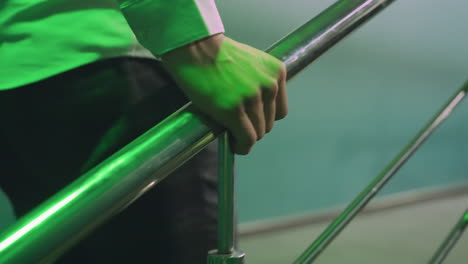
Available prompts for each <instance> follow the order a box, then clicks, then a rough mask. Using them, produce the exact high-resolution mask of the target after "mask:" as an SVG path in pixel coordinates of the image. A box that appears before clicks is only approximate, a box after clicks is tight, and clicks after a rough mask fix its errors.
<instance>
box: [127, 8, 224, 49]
mask: <svg viewBox="0 0 468 264" xmlns="http://www.w3.org/2000/svg"><path fill="white" fill-rule="evenodd" d="M133 2H134V4H127V5H121V8H122V12H123V13H124V15H125V17H126V19H127V21H128V23H129V25H130V27H131V28H132V30H133V32H134V33H135V35H136V36H137V38H138V40H139V41H140V43H141V44H142V45H143V46H144V47H145V48H147V49H148V50H150V51H151V52H152V53H153V54H154V55H156V56H160V55H162V54H164V53H166V52H168V51H171V50H173V49H176V48H179V47H181V46H184V45H186V44H189V43H191V42H194V41H197V40H200V39H203V38H206V37H209V36H212V35H215V34H218V33H224V26H223V23H222V21H221V17H220V15H219V12H218V9H217V8H216V4H215V2H214V0H171V1H168V0H160V1H157V0H153V1H149V0H147V1H133Z"/></svg>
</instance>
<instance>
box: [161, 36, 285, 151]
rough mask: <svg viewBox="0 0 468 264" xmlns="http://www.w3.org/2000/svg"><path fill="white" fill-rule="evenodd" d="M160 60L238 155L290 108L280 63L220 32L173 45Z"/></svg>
mask: <svg viewBox="0 0 468 264" xmlns="http://www.w3.org/2000/svg"><path fill="white" fill-rule="evenodd" d="M162 60H163V65H164V66H165V68H166V69H167V70H168V71H169V73H170V74H171V75H172V77H173V78H174V80H175V81H176V83H177V84H178V85H179V87H180V88H181V89H182V90H183V92H184V93H185V94H186V95H187V97H188V98H189V99H190V100H191V101H192V103H193V104H194V105H195V106H196V107H197V108H198V109H200V110H201V111H202V112H203V113H205V114H206V115H208V116H209V117H211V118H213V119H214V120H215V121H217V122H218V123H220V124H221V125H223V126H224V127H226V128H227V129H228V131H229V132H230V133H231V134H232V135H233V137H234V142H232V143H233V144H232V148H233V151H234V152H235V153H237V154H241V155H245V154H248V153H249V152H250V150H251V148H252V147H253V145H254V144H255V142H256V141H257V140H260V139H261V138H263V136H264V135H265V133H268V132H270V130H271V129H272V128H273V123H274V121H275V120H279V119H282V118H284V117H285V116H286V114H287V112H288V103H287V96H286V87H285V86H286V74H287V72H286V68H285V66H284V64H283V62H281V61H280V60H278V59H276V58H275V57H273V56H271V55H269V54H268V53H265V52H263V51H260V50H258V49H255V48H253V47H251V46H248V45H245V44H242V43H239V42H236V41H234V40H232V39H230V38H228V37H225V36H224V35H223V34H218V35H214V36H211V37H208V38H205V39H202V40H199V41H196V42H193V43H190V44H188V45H186V46H183V47H181V48H178V49H175V50H172V51H170V52H168V53H166V54H164V55H163V56H162Z"/></svg>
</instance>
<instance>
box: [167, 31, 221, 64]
mask: <svg viewBox="0 0 468 264" xmlns="http://www.w3.org/2000/svg"><path fill="white" fill-rule="evenodd" d="M224 38H225V36H224V34H223V33H218V34H216V35H212V36H209V37H206V38H203V39H199V40H197V41H194V42H191V43H189V44H187V45H184V46H182V47H179V48H176V49H173V50H171V51H168V52H166V53H164V54H162V55H161V59H162V62H163V64H165V65H167V66H172V65H178V64H202V65H203V64H213V63H214V62H215V60H216V58H217V56H218V52H219V49H220V46H221V43H222V41H223V39H224Z"/></svg>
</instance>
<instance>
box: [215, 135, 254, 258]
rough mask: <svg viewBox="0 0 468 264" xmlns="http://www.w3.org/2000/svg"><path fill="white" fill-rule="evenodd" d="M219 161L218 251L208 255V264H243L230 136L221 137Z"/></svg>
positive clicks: (243, 255)
mask: <svg viewBox="0 0 468 264" xmlns="http://www.w3.org/2000/svg"><path fill="white" fill-rule="evenodd" d="M218 144H219V147H218V149H219V161H218V249H215V250H212V251H210V252H209V254H208V264H243V263H244V257H245V254H244V253H242V252H239V251H236V248H235V245H236V229H237V228H236V227H235V225H236V224H237V219H236V218H237V217H236V199H235V178H234V177H235V175H234V154H233V153H232V151H231V148H230V145H229V134H228V133H227V132H225V133H223V135H222V136H220V137H219V142H218Z"/></svg>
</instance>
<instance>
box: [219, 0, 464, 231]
mask: <svg viewBox="0 0 468 264" xmlns="http://www.w3.org/2000/svg"><path fill="white" fill-rule="evenodd" d="M217 2H218V7H219V9H220V12H221V16H222V17H223V20H224V23H225V26H226V35H228V36H230V37H232V38H235V39H236V40H239V41H242V42H246V43H248V44H251V45H253V46H255V47H257V48H260V49H265V48H267V47H268V46H270V44H272V43H273V42H275V41H276V40H278V39H280V38H281V37H283V36H284V35H286V34H287V33H289V32H290V31H292V30H293V29H295V28H296V27H298V26H299V25H301V24H303V23H305V22H306V21H308V20H309V19H310V18H311V17H313V16H314V15H316V14H318V13H319V12H320V10H322V9H323V8H325V7H326V6H328V5H329V4H331V3H333V2H334V1H324V0H315V1H302V0H289V1H279V0H276V1H272V0H270V1H267V0H262V1H259V0H256V1H249V0H237V1H223V0H219V1H217ZM466 10H468V2H466V1H455V0H447V1H436V0H411V1H396V2H395V3H394V4H392V6H390V7H389V8H388V9H387V10H385V11H383V13H381V14H380V15H378V16H377V17H375V19H374V20H372V21H370V22H369V23H368V24H366V25H364V26H363V27H362V28H361V29H359V30H358V31H357V32H355V33H354V34H353V35H351V36H350V37H348V38H347V39H345V40H344V41H343V42H341V43H340V44H339V45H337V46H336V47H335V48H334V49H332V50H331V51H330V52H329V53H327V54H325V55H324V56H322V57H321V58H320V59H319V60H317V61H316V62H314V63H313V64H312V65H310V66H309V67H308V68H307V69H306V70H304V71H303V72H302V73H300V74H299V75H298V76H297V77H295V78H294V79H293V80H291V81H290V82H289V83H288V90H289V103H290V112H289V116H288V117H287V119H286V120H283V121H280V122H278V123H277V124H276V125H275V129H273V131H272V133H270V134H269V135H267V137H265V138H264V139H262V141H261V142H259V143H258V144H257V146H256V147H255V148H254V150H253V153H252V154H251V155H249V156H247V157H238V158H237V171H238V183H239V186H238V200H239V217H240V221H241V222H247V221H253V220H260V219H266V218H271V217H277V216H286V215H291V214H301V213H307V212H313V211H314V210H317V209H321V208H327V207H331V206H339V205H344V204H345V203H346V202H347V201H349V200H350V199H351V198H353V197H354V196H355V195H356V194H357V193H358V192H359V191H360V190H361V189H362V188H363V187H364V186H365V185H366V184H367V183H368V182H369V181H370V179H371V178H373V177H375V175H376V174H377V173H378V172H379V171H380V170H381V169H382V168H383V167H384V166H385V165H386V164H387V163H388V162H389V161H390V160H391V159H392V158H393V157H394V156H395V155H396V153H398V152H399V150H400V149H401V148H402V147H403V146H404V145H405V144H406V143H407V142H408V141H409V140H410V139H411V138H412V137H413V136H414V135H415V133H416V132H417V131H418V130H419V129H420V128H421V127H422V126H423V125H424V124H425V122H427V121H428V120H429V119H430V118H431V117H432V116H433V115H434V114H435V113H436V111H438V110H439V109H440V107H441V106H442V105H443V104H444V103H445V102H446V101H447V100H448V99H449V97H450V96H451V95H452V94H453V93H454V92H455V91H456V90H457V89H458V88H459V87H460V86H461V85H462V84H463V83H464V81H465V80H467V79H468V29H467V24H468V16H466ZM466 120H468V102H465V103H464V104H463V105H462V106H461V108H459V109H457V111H456V112H455V113H454V115H453V117H452V118H450V119H449V120H448V122H447V123H445V124H444V125H443V126H442V127H441V129H439V130H438V131H437V132H436V134H434V136H433V137H432V138H431V139H430V140H429V141H428V142H427V144H426V145H424V146H423V147H422V148H421V150H420V151H419V152H418V153H417V154H416V155H415V156H414V158H413V159H411V160H410V162H409V163H408V164H407V166H405V167H404V168H403V169H402V170H401V172H400V173H398V174H397V175H396V177H395V178H394V179H393V180H392V181H391V182H390V183H389V185H388V186H387V187H386V188H385V189H384V190H383V194H389V193H396V192H401V191H407V190H412V189H417V188H424V187H438V186H446V185H448V184H456V183H461V182H467V181H468V174H467V172H466V170H467V168H468V166H467V165H468V162H467V157H468V147H467V146H468V140H466V137H465V136H466V135H468V124H467V122H466Z"/></svg>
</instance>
